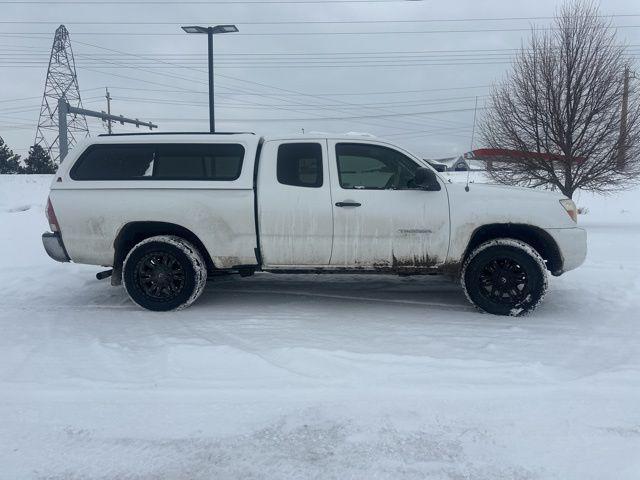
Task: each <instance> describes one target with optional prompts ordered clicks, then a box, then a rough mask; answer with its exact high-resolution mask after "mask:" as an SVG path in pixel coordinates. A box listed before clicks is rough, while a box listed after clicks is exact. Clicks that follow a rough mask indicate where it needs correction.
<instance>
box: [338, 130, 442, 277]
mask: <svg viewBox="0 0 640 480" xmlns="http://www.w3.org/2000/svg"><path fill="white" fill-rule="evenodd" d="M343 141H344V140H335V139H331V140H329V152H330V153H329V155H330V168H329V174H330V176H331V188H332V193H333V199H334V202H333V218H334V240H333V253H332V255H331V265H332V266H334V267H338V268H372V267H373V268H375V269H381V268H389V267H392V268H397V267H403V268H432V267H433V268H435V267H438V266H440V265H442V264H444V263H445V261H446V258H447V250H448V247H449V201H448V199H447V190H446V187H445V182H443V181H440V185H441V190H440V191H424V190H365V189H362V190H354V189H343V188H342V187H341V186H340V183H339V182H338V170H337V161H336V153H335V152H336V148H335V147H336V144H337V143H339V142H343ZM351 142H353V140H351ZM357 143H362V144H369V145H381V146H385V147H390V148H394V149H396V150H398V151H400V152H402V153H403V154H405V155H406V156H408V157H410V158H411V159H412V160H414V161H415V163H416V164H418V165H420V166H423V167H424V166H426V162H424V161H423V160H421V159H419V158H416V157H415V156H413V155H411V154H410V153H408V152H406V151H404V150H401V149H399V148H398V147H396V146H394V145H391V144H388V143H385V142H381V141H376V140H368V139H367V140H358V142H357ZM337 202H356V203H360V204H361V206H359V207H357V208H350V207H338V206H336V205H335V204H336V203H337Z"/></svg>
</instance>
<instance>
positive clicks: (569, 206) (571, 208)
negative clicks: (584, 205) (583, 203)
mask: <svg viewBox="0 0 640 480" xmlns="http://www.w3.org/2000/svg"><path fill="white" fill-rule="evenodd" d="M560 205H562V206H563V207H564V209H565V210H566V211H567V213H568V214H569V216H570V217H571V220H573V221H574V222H576V223H578V207H576V204H575V203H573V200H571V199H570V198H563V199H562V200H560Z"/></svg>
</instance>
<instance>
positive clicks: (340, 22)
mask: <svg viewBox="0 0 640 480" xmlns="http://www.w3.org/2000/svg"><path fill="white" fill-rule="evenodd" d="M2 3H5V2H1V1H0V4H2ZM47 3H56V2H47ZM100 3H108V2H100ZM127 3H135V2H127ZM182 3H188V2H182ZM208 3H215V2H208ZM236 3H243V2H236ZM261 3H262V2H261ZM301 3H311V2H301ZM324 3H326V2H324ZM631 17H640V14H638V13H628V14H611V15H598V18H631ZM554 18H555V17H553V16H535V17H484V18H483V17H477V18H438V19H434V18H429V19H419V20H418V19H399V20H281V21H275V22H274V21H271V22H268V21H239V20H233V21H232V20H229V21H222V20H220V19H218V20H214V21H210V22H209V21H205V20H202V19H195V20H185V21H172V22H150V21H143V22H140V21H137V22H129V21H85V20H78V21H76V20H71V21H70V20H66V21H64V22H54V21H50V20H35V21H28V20H0V24H9V25H20V24H25V25H34V24H41V25H59V24H60V23H65V25H176V24H191V23H199V24H209V23H211V24H213V23H216V24H224V23H235V24H236V25H350V24H353V25H358V24H388V23H452V22H506V21H531V20H553V19H554Z"/></svg>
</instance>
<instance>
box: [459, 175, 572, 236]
mask: <svg viewBox="0 0 640 480" xmlns="http://www.w3.org/2000/svg"><path fill="white" fill-rule="evenodd" d="M447 193H448V195H449V204H450V213H451V219H452V222H453V223H466V222H471V221H472V222H474V223H482V224H488V223H521V224H527V225H534V226H537V227H540V228H571V227H575V226H576V224H575V223H574V222H573V220H571V218H570V217H569V215H568V214H567V212H566V210H565V209H564V207H563V206H562V205H561V204H560V200H562V199H563V198H566V197H565V196H564V195H562V194H561V193H558V192H550V191H547V190H537V189H533V188H524V187H511V186H504V185H496V184H485V183H472V184H470V185H469V191H468V192H467V191H465V184H464V183H447Z"/></svg>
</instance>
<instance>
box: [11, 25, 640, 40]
mask: <svg viewBox="0 0 640 480" xmlns="http://www.w3.org/2000/svg"><path fill="white" fill-rule="evenodd" d="M639 27H640V25H615V26H613V25H603V26H602V27H600V28H602V29H604V30H610V29H614V30H616V29H622V28H639ZM537 30H548V31H552V30H556V28H555V27H541V28H538V29H537ZM529 31H531V28H530V27H529V28H484V29H449V30H384V31H364V32H334V31H331V32H238V33H235V34H234V35H235V36H238V35H241V36H260V37H265V36H312V35H332V36H333V35H422V34H439V33H489V32H529ZM73 34H74V35H88V36H112V37H117V36H129V37H130V36H134V37H166V36H184V34H183V33H178V32H175V33H173V32H126V31H125V32H74V33H73ZM0 35H2V36H17V35H50V34H49V33H48V32H28V31H27V32H22V31H21V32H2V33H0Z"/></svg>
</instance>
